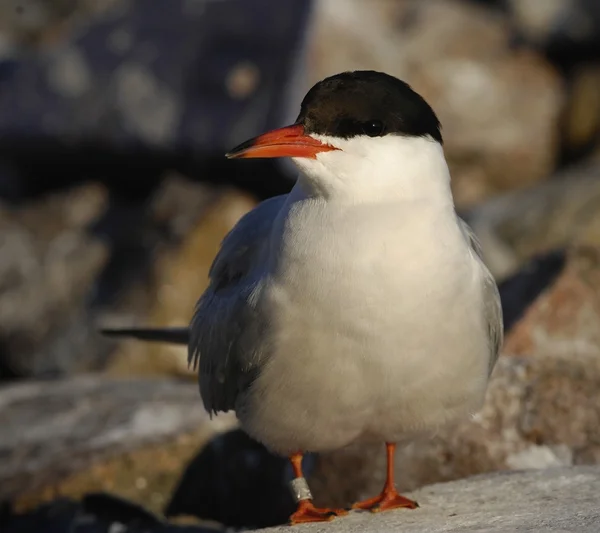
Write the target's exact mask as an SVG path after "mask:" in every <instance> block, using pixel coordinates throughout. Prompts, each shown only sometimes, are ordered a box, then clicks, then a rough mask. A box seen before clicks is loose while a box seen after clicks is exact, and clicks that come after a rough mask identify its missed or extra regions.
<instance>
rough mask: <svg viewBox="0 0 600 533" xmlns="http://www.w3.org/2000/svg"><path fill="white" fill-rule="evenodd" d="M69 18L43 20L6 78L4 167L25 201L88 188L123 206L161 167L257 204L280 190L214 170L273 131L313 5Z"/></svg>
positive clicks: (124, 6) (0, 148) (129, 11)
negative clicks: (76, 185)
mask: <svg viewBox="0 0 600 533" xmlns="http://www.w3.org/2000/svg"><path fill="white" fill-rule="evenodd" d="M74 6H75V4H74V3H72V5H71V6H70V7H69V9H66V11H64V12H60V11H59V12H56V13H53V14H48V17H47V19H46V22H45V23H46V24H47V26H48V27H44V28H41V29H40V30H39V31H38V34H40V35H38V37H37V44H38V47H37V49H36V48H33V50H31V49H30V50H29V53H28V54H21V55H20V56H18V57H17V59H18V66H17V67H16V68H12V69H9V70H8V72H7V71H5V72H4V79H3V83H2V86H1V87H0V102H1V105H0V158H5V159H7V160H8V161H10V162H11V163H14V164H15V165H16V166H17V167H18V168H19V170H20V177H19V179H20V181H21V183H20V187H21V189H22V194H34V193H35V192H36V191H39V190H46V189H47V188H48V187H54V186H55V185H56V184H57V183H63V184H64V183H71V182H72V181H77V180H80V179H82V178H83V177H84V176H85V177H88V178H89V177H90V176H91V177H96V176H99V177H100V179H102V180H103V181H104V182H106V183H107V185H109V187H111V188H115V189H118V190H119V191H120V192H121V193H122V194H126V190H127V189H128V188H129V189H131V188H132V187H136V188H144V189H147V188H149V187H150V186H151V184H152V183H153V182H155V181H156V180H157V179H159V176H160V174H162V173H163V172H164V170H165V169H167V168H177V169H179V170H180V171H182V172H184V173H186V174H188V175H191V176H193V177H195V178H198V179H203V180H210V181H212V182H218V183H236V184H239V185H240V186H242V187H243V188H245V189H252V188H255V189H256V191H257V192H258V194H259V195H260V196H267V195H270V194H274V193H278V192H283V191H284V190H286V189H289V186H290V183H289V182H288V183H286V180H285V179H282V173H281V170H280V169H279V167H278V166H276V165H275V164H274V163H273V162H257V163H256V164H250V165H248V164H245V165H240V164H239V162H229V163H227V166H224V165H223V161H222V160H224V158H223V154H224V153H225V152H226V151H227V149H229V148H230V147H231V146H234V145H236V144H237V143H239V142H241V141H243V140H245V139H246V138H248V137H251V136H254V135H256V133H257V132H259V131H263V130H265V129H268V128H271V127H275V126H278V125H280V122H281V120H282V113H283V107H284V104H285V101H286V98H287V96H288V94H287V90H286V86H287V83H288V81H289V78H290V76H291V75H292V73H293V72H294V70H295V66H296V65H295V63H296V54H297V50H298V48H299V46H300V44H301V40H302V37H303V34H304V31H305V29H306V24H307V16H308V12H309V9H310V6H311V2H310V1H307V0H290V1H287V2H279V1H278V0H253V1H251V2H249V1H246V0H222V1H219V2H204V1H196V2H187V1H185V0H156V1H155V2H153V3H152V6H151V8H149V7H148V5H147V4H146V2H144V1H143V0H132V1H125V0H118V1H115V2H110V3H109V4H108V5H102V6H101V7H100V8H94V7H93V3H88V2H83V3H79V5H78V6H77V8H75V7H74ZM37 7H39V6H37ZM37 7H36V6H33V5H32V4H28V5H27V6H25V8H26V9H36V8H37ZM25 8H24V9H25ZM65 28H67V29H66V30H65ZM44 34H48V35H50V34H52V35H53V39H54V41H55V42H54V45H53V46H51V47H49V46H48V43H47V42H46V38H44V37H43V35H44ZM57 36H58V42H56V40H57ZM17 49H18V47H17ZM48 168H52V169H53V171H54V173H55V174H54V175H53V176H52V178H51V179H50V178H49V176H48ZM257 170H258V171H259V172H258V173H257Z"/></svg>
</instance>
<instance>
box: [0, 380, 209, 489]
mask: <svg viewBox="0 0 600 533" xmlns="http://www.w3.org/2000/svg"><path fill="white" fill-rule="evenodd" d="M207 420H208V415H207V414H206V413H205V411H204V410H203V409H202V406H201V404H200V401H199V398H198V388H197V386H196V385H195V384H191V383H189V384H188V383H181V382H178V381H170V380H142V379H138V380H133V379H130V380H118V379H107V378H105V377H102V376H95V377H92V376H89V377H87V376H80V377H77V378H73V379H65V380H61V381H55V382H53V381H32V382H26V383H22V384H16V385H10V386H7V387H3V388H0V427H1V428H2V430H1V431H0V500H2V499H7V498H10V497H12V496H15V495H17V494H20V493H22V492H23V491H27V490H33V489H35V488H37V487H41V486H43V485H44V484H48V483H52V482H57V481H58V480H59V479H60V478H61V477H64V476H65V475H67V474H69V473H72V472H76V471H78V470H79V469H81V468H83V467H84V466H85V465H87V464H89V462H90V461H91V460H98V459H100V458H105V457H107V456H112V455H115V454H118V453H123V452H126V451H128V450H134V449H136V448H138V447H141V446H143V445H146V444H150V443H160V442H164V441H167V440H169V439H172V438H173V437H175V436H177V435H180V434H182V433H185V432H186V431H192V430H194V429H196V428H198V427H199V426H200V424H201V423H202V422H204V421H207Z"/></svg>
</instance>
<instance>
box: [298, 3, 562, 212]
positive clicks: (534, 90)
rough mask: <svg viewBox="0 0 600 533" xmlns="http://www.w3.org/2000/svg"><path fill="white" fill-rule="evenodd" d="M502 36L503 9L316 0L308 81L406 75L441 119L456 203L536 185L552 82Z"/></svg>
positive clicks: (550, 162) (553, 118)
mask: <svg viewBox="0 0 600 533" xmlns="http://www.w3.org/2000/svg"><path fill="white" fill-rule="evenodd" d="M510 39H511V35H510V28H509V21H508V19H507V17H506V15H504V14H502V13H501V12H499V11H494V10H490V9H488V8H486V7H485V6H482V5H476V4H472V3H468V2H461V1H458V0H454V1H441V0H433V1H428V2H422V1H420V0H405V1H403V2H393V1H389V0H377V1H375V2H369V3H364V2H361V1H360V0H321V1H320V2H318V3H317V9H316V13H315V28H314V38H313V42H312V44H311V49H310V55H309V63H308V80H307V81H308V82H310V83H312V82H315V81H317V80H319V79H321V78H323V77H325V76H327V75H330V74H332V73H334V72H339V71H342V70H347V69H360V68H367V69H375V70H383V71H385V72H389V73H390V74H393V75H395V76H398V77H400V78H402V79H405V80H406V81H408V82H409V83H410V84H411V85H412V86H413V87H414V88H415V89H416V90H417V91H418V92H420V93H421V94H422V95H423V96H424V97H425V98H426V99H427V100H428V101H429V102H430V103H431V104H432V106H433V108H434V109H435V110H436V112H437V113H438V115H439V117H440V120H441V122H442V126H443V133H444V140H445V148H446V153H447V157H448V161H449V164H450V167H451V171H452V175H453V188H454V192H455V198H456V200H457V204H458V205H460V206H462V207H465V206H469V205H473V204H475V203H476V202H478V201H481V200H483V199H485V198H488V197H490V196H492V195H494V194H496V193H499V192H501V191H506V190H509V189H515V188H520V187H524V186H527V185H528V184H532V183H536V182H538V181H540V180H542V179H544V178H545V177H546V176H547V175H548V174H549V173H550V171H551V170H552V169H553V166H554V154H555V150H556V139H557V124H558V118H559V112H560V109H561V106H562V99H563V94H562V88H561V81H560V78H559V76H558V75H557V73H556V72H555V71H554V70H553V69H552V68H551V67H550V66H549V64H548V63H547V62H546V61H545V60H544V59H543V58H541V57H539V56H538V55H536V54H535V53H533V52H531V51H528V50H525V49H518V50H514V49H511V48H510Z"/></svg>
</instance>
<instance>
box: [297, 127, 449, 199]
mask: <svg viewBox="0 0 600 533" xmlns="http://www.w3.org/2000/svg"><path fill="white" fill-rule="evenodd" d="M313 137H315V138H317V139H319V140H320V141H322V142H325V143H327V144H330V145H332V146H335V147H336V148H339V150H334V151H330V152H322V153H320V154H318V155H317V157H316V159H308V158H293V161H294V163H295V164H296V165H297V166H298V168H299V169H300V170H301V175H300V177H299V178H298V186H299V187H300V188H301V189H302V190H303V192H304V193H305V194H306V195H308V196H320V197H323V198H325V199H327V200H330V201H342V202H350V203H369V202H381V201H383V202H385V201H391V202H393V201H398V200H407V201H411V200H416V201H419V200H427V201H429V202H433V203H440V204H443V205H446V206H448V205H449V206H453V199H452V192H451V190H450V173H449V171H448V165H447V163H446V159H445V157H444V150H443V148H442V146H441V145H440V144H439V143H438V142H436V141H434V140H433V139H431V138H430V137H407V136H400V135H386V136H383V137H368V136H357V137H352V138H351V139H340V138H335V137H329V136H324V135H313Z"/></svg>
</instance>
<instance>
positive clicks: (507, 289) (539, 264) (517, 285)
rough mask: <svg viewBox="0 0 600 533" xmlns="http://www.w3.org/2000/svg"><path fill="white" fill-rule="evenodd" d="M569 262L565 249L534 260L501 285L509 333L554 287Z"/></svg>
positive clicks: (503, 311)
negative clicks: (528, 309) (533, 305)
mask: <svg viewBox="0 0 600 533" xmlns="http://www.w3.org/2000/svg"><path fill="white" fill-rule="evenodd" d="M565 261H566V253H565V251H564V250H556V251H553V252H549V253H547V254H545V255H540V256H538V257H534V258H533V259H532V260H531V261H529V263H528V264H526V265H525V266H524V267H523V268H522V269H521V270H520V271H519V272H518V273H517V274H515V275H513V276H511V277H509V278H508V279H505V280H504V281H502V282H501V283H500V284H499V286H498V290H499V291H500V298H501V300H502V314H503V318H504V331H505V332H508V331H509V330H510V329H511V328H512V327H513V325H514V324H515V323H516V322H518V321H519V319H520V318H521V317H522V316H523V313H525V311H526V310H527V308H528V307H529V306H530V305H531V304H532V303H533V302H534V301H535V300H536V299H537V297H538V296H539V295H540V294H541V293H542V291H543V290H544V289H546V288H547V287H549V286H550V285H551V284H552V282H553V281H554V280H555V279H556V277H557V276H558V275H559V274H560V273H561V271H562V269H563V267H564V266H565Z"/></svg>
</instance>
